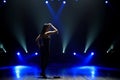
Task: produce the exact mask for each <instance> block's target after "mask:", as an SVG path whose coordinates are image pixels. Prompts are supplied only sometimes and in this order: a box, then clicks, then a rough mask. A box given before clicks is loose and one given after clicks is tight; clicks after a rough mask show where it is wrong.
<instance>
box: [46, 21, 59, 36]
mask: <svg viewBox="0 0 120 80" xmlns="http://www.w3.org/2000/svg"><path fill="white" fill-rule="evenodd" d="M49 25H50V26H51V27H52V28H53V30H52V31H47V32H46V33H45V34H47V35H49V34H54V33H58V29H57V28H56V27H55V26H53V25H52V24H51V23H49Z"/></svg>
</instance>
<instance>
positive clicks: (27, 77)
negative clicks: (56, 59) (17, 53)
mask: <svg viewBox="0 0 120 80" xmlns="http://www.w3.org/2000/svg"><path fill="white" fill-rule="evenodd" d="M65 65H66V66H65ZM39 73H40V68H38V66H35V65H16V66H15V65H14V66H2V67H0V80H49V79H51V80H120V76H119V74H120V69H118V68H108V67H102V66H92V65H91V66H80V65H78V66H76V65H74V66H73V65H70V64H51V65H49V66H48V69H47V71H46V74H47V77H48V78H47V79H42V78H40V76H39ZM54 76H60V78H57V77H56V78H53V77H54Z"/></svg>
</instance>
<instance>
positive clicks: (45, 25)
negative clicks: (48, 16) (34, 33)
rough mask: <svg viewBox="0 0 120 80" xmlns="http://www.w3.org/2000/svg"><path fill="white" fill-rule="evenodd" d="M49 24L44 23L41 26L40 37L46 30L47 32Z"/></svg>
mask: <svg viewBox="0 0 120 80" xmlns="http://www.w3.org/2000/svg"><path fill="white" fill-rule="evenodd" d="M49 26H50V25H49V24H48V23H45V24H44V25H43V28H42V31H41V35H43V34H44V33H45V32H46V30H47V28H49Z"/></svg>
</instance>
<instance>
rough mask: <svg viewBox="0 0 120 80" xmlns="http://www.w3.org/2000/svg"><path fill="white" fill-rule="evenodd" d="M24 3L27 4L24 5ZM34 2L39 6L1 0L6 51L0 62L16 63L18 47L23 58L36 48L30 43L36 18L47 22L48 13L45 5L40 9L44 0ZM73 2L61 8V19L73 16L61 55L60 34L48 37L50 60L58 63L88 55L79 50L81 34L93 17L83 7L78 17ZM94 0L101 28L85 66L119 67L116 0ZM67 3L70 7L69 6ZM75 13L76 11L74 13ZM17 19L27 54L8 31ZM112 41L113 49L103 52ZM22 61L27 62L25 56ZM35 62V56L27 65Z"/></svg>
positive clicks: (0, 21) (82, 42) (82, 43)
mask: <svg viewBox="0 0 120 80" xmlns="http://www.w3.org/2000/svg"><path fill="white" fill-rule="evenodd" d="M92 1H94V0H92ZM27 2H28V3H29V4H27ZM38 2H39V5H40V6H39V5H38V3H37V4H36V5H38V7H39V8H37V9H36V10H35V11H33V10H34V8H32V7H30V5H33V4H32V0H31V3H30V2H29V1H23V2H22V0H21V1H19V0H12V1H11V0H8V1H7V3H3V2H2V0H1V1H0V42H1V43H3V44H4V47H5V49H6V50H7V53H4V52H1V53H0V65H12V64H19V61H18V60H17V59H18V58H17V57H16V52H17V51H18V50H19V51H21V52H23V53H22V54H23V55H24V57H27V56H29V55H31V54H32V53H34V52H36V51H39V49H38V48H37V46H36V43H35V42H34V40H35V38H36V36H37V35H38V33H39V30H38V31H37V27H38V25H37V24H36V21H37V18H41V19H40V20H41V21H40V25H42V23H44V22H49V21H51V19H45V18H46V17H49V15H48V14H50V13H48V11H47V10H48V9H47V8H44V9H43V7H45V5H44V0H40V1H38ZM51 2H52V1H51ZM54 2H55V3H54ZM73 2H74V0H69V1H68V3H67V8H65V10H64V11H63V14H62V16H61V18H63V20H64V16H66V17H65V19H66V18H67V15H73V16H72V17H74V18H73V21H74V22H73V23H74V26H75V31H74V34H73V36H72V38H71V40H70V42H69V44H68V47H67V49H66V53H65V54H63V53H62V41H61V34H58V35H55V36H54V37H53V38H52V42H55V44H52V46H51V53H52V55H51V57H52V58H51V61H52V62H60V63H69V62H70V63H74V64H76V63H79V64H81V63H82V62H83V61H84V60H85V57H87V56H88V55H89V54H82V53H83V51H84V46H85V40H86V36H85V35H86V34H87V33H86V31H87V29H89V28H88V26H89V22H90V21H91V18H93V17H94V14H92V16H91V11H89V10H87V11H86V13H85V14H84V13H83V14H84V16H82V17H81V14H82V13H81V12H79V9H82V8H79V6H78V5H79V4H78V5H76V4H77V3H76V4H74V3H75V2H74V3H73ZM96 2H97V1H96ZM98 2H101V4H100V5H97V6H96V7H99V6H100V9H101V11H99V12H98V15H99V14H100V15H102V16H101V17H102V20H101V21H100V23H101V26H102V27H101V28H100V32H99V34H98V35H97V37H96V39H95V40H94V42H93V43H92V45H91V47H90V51H92V50H94V51H95V53H96V54H95V55H94V57H93V58H92V60H91V62H90V63H88V64H87V65H103V66H111V67H119V66H120V31H119V30H120V29H119V27H120V20H119V19H120V12H119V10H120V9H119V1H118V0H109V4H105V3H104V0H102V1H98ZM78 3H79V2H78ZM18 4H19V5H18ZM26 4H27V5H26ZM57 4H58V2H57V1H53V3H52V5H53V8H54V10H55V11H57V7H56V5H57ZM71 5H73V6H72V7H71ZM34 6H35V5H34ZM69 6H70V9H69ZM29 7H30V8H29ZM29 9H31V10H29ZM85 9H87V8H85ZM67 10H68V12H69V11H70V12H73V13H67ZM29 11H30V13H29ZM37 11H38V13H37ZM32 12H34V13H32ZM75 13H77V15H76V14H75ZM33 14H34V15H33ZM70 19H72V18H70ZM43 20H44V21H43ZM61 20H62V19H61ZM68 20H69V17H68ZM19 21H20V23H22V27H23V29H24V33H25V34H24V35H25V36H26V44H27V48H28V50H29V54H26V53H24V50H23V49H22V48H21V46H20V44H19V43H18V41H17V40H16V38H15V36H14V34H15V33H14V34H13V32H12V31H13V28H14V27H13V26H12V25H13V24H14V23H16V22H17V23H19ZM38 23H39V21H38ZM67 24H68V23H67ZM55 25H57V24H55ZM80 26H82V27H80ZM58 27H59V26H58ZM59 29H60V28H59ZM60 33H62V29H61V30H60ZM16 34H18V33H16ZM52 42H51V43H52ZM112 42H114V49H113V50H112V51H110V52H109V53H108V54H107V53H106V50H107V49H108V47H109V46H110V44H111V43H112ZM75 50H76V52H78V53H79V55H81V56H83V58H81V57H79V56H77V57H76V56H73V54H72V53H73V52H74V51H75ZM77 50H78V51H77ZM90 51H89V52H90ZM25 60H26V62H27V59H25ZM38 62H39V56H35V57H33V58H31V59H30V60H28V62H27V63H28V64H29V63H38ZM81 65H82V64H81Z"/></svg>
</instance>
